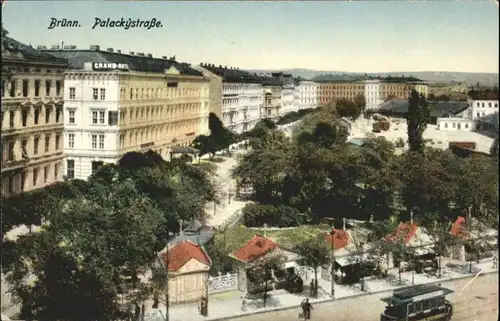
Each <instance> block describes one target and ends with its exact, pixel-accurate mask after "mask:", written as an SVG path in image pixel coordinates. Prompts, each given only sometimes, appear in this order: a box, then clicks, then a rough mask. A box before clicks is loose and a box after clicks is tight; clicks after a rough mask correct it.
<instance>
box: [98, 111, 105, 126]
mask: <svg viewBox="0 0 500 321" xmlns="http://www.w3.org/2000/svg"><path fill="white" fill-rule="evenodd" d="M105 117H106V113H105V112H103V111H100V112H99V124H104V123H105V120H106V119H105Z"/></svg>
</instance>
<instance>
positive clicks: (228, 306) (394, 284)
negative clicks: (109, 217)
mask: <svg viewBox="0 0 500 321" xmlns="http://www.w3.org/2000/svg"><path fill="white" fill-rule="evenodd" d="M458 266H459V268H458V269H457V265H454V266H451V267H450V266H446V267H443V268H442V271H441V278H438V277H437V276H433V275H429V274H425V273H422V274H417V273H415V275H414V284H429V283H438V282H445V281H449V280H456V279H461V278H470V277H473V276H475V275H477V274H478V273H479V272H481V274H488V273H498V269H494V268H493V262H492V258H488V259H484V260H481V261H480V262H479V263H473V269H472V270H473V271H472V272H473V273H472V274H471V273H468V272H469V263H468V262H465V263H464V262H461V265H458ZM394 272H395V273H394ZM401 279H402V284H399V277H398V274H397V269H396V270H395V271H392V270H391V273H390V275H389V277H388V278H387V279H376V278H367V279H365V291H361V286H360V284H359V283H358V284H355V285H352V286H348V285H339V284H335V299H336V300H338V299H348V298H354V297H357V296H360V295H369V294H374V293H378V292H385V291H391V290H394V289H397V288H401V287H407V286H411V280H412V272H403V273H402V275H401ZM318 283H319V285H320V289H319V292H320V293H319V294H318V298H310V301H311V303H319V302H325V301H330V300H332V298H331V297H330V295H329V293H330V282H329V281H327V280H322V279H318ZM241 294H242V295H243V293H241ZM269 294H271V298H270V299H269V300H268V305H267V307H265V308H264V307H263V306H262V303H259V302H257V301H254V302H250V303H249V302H247V303H246V304H245V305H243V304H242V299H241V298H238V297H234V298H228V299H227V300H211V299H210V298H209V306H208V310H209V316H208V317H203V316H201V315H199V313H198V306H197V304H189V305H188V304H187V305H182V306H172V307H170V321H184V320H190V321H191V320H192V321H208V320H220V319H227V318H231V317H236V316H242V315H247V314H254V313H260V312H264V311H272V310H285V309H289V308H295V307H298V306H300V302H301V301H302V300H303V299H304V298H305V297H306V296H305V295H294V294H290V293H288V292H286V291H284V290H278V291H272V292H270V293H269ZM260 302H262V300H260ZM242 308H243V309H242ZM159 310H161V312H162V313H160V311H158V310H156V311H153V310H152V311H151V312H150V313H146V318H145V321H162V320H165V317H164V316H165V306H161V307H160V309H159Z"/></svg>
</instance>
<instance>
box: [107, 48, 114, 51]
mask: <svg viewBox="0 0 500 321" xmlns="http://www.w3.org/2000/svg"><path fill="white" fill-rule="evenodd" d="M106 51H107V52H113V51H114V50H113V48H107V49H106Z"/></svg>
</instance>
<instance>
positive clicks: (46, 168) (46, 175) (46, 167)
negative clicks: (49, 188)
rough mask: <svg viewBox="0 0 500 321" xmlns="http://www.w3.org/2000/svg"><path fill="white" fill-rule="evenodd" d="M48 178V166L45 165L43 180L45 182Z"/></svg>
mask: <svg viewBox="0 0 500 321" xmlns="http://www.w3.org/2000/svg"><path fill="white" fill-rule="evenodd" d="M48 178H49V166H45V167H44V168H43V182H44V183H47V180H48Z"/></svg>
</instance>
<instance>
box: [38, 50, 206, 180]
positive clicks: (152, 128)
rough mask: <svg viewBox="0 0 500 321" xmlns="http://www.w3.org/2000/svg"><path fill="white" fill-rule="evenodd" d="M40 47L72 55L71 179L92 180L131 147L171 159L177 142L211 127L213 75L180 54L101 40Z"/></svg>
mask: <svg viewBox="0 0 500 321" xmlns="http://www.w3.org/2000/svg"><path fill="white" fill-rule="evenodd" d="M40 49H41V50H43V52H45V53H50V54H51V55H53V56H56V57H59V58H64V59H67V60H68V62H69V69H68V70H67V71H66V73H65V76H66V81H65V83H64V92H65V103H64V142H65V144H64V154H65V168H64V172H65V175H66V177H67V178H68V179H72V178H78V179H86V178H88V177H89V176H90V175H91V174H93V173H94V172H96V171H97V170H98V169H99V167H100V166H101V165H102V164H104V163H115V162H117V161H118V160H119V159H120V158H121V157H122V156H123V155H124V154H126V153H128V152H144V151H147V150H153V151H155V152H157V153H158V154H160V155H161V156H162V157H163V158H164V159H166V160H168V159H169V158H170V155H171V154H170V152H171V150H172V149H173V148H175V147H179V146H188V145H190V144H191V142H192V141H193V139H194V138H195V137H196V136H197V135H200V134H206V133H208V115H209V112H210V106H209V102H210V101H209V100H210V95H209V88H210V83H209V80H208V79H207V78H205V77H204V76H203V74H202V73H201V72H199V71H197V70H195V69H193V68H191V66H190V65H188V64H186V63H180V62H177V61H176V60H175V57H170V58H168V57H166V56H163V57H162V58H153V56H152V55H151V54H144V53H140V52H138V53H134V52H129V53H128V54H125V53H122V52H121V51H120V50H116V51H115V50H114V49H113V48H107V49H106V50H101V49H100V47H99V46H97V45H94V46H91V48H90V50H78V49H76V47H74V46H67V47H64V48H62V49H60V48H57V47H56V48H52V49H50V50H47V49H45V48H44V47H41V48H40Z"/></svg>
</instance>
